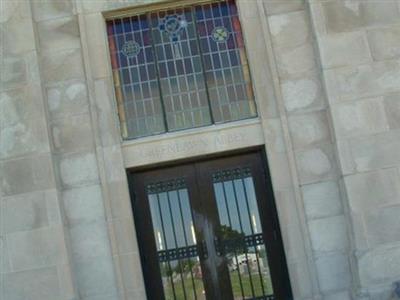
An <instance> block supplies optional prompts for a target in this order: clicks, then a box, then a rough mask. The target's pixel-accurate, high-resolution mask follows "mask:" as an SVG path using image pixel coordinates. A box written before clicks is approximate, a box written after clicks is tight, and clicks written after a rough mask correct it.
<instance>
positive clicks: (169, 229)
mask: <svg viewBox="0 0 400 300" xmlns="http://www.w3.org/2000/svg"><path fill="white" fill-rule="evenodd" d="M146 190H147V195H148V201H149V206H150V212H151V220H152V223H153V234H154V238H155V242H156V246H157V252H158V261H159V265H160V271H161V276H162V281H163V287H164V295H165V299H167V300H168V299H205V298H204V297H205V296H204V287H203V281H202V272H201V267H200V258H199V253H198V247H197V241H196V236H195V231H194V227H193V219H192V212H191V206H190V200H189V194H188V190H187V187H186V184H185V181H184V180H183V179H176V180H170V181H165V182H158V183H154V184H150V185H148V186H147V188H146Z"/></svg>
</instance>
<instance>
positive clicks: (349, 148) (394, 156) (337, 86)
mask: <svg viewBox="0 0 400 300" xmlns="http://www.w3.org/2000/svg"><path fill="white" fill-rule="evenodd" d="M310 8H311V14H312V20H313V26H314V30H315V34H316V37H317V42H318V49H319V52H320V58H321V66H322V70H323V78H324V80H325V85H326V91H327V96H328V103H329V112H330V116H331V119H332V124H333V133H334V139H335V143H336V146H337V153H338V157H339V161H340V169H341V173H342V183H343V187H344V189H345V194H346V195H347V201H346V202H347V205H346V206H347V209H346V210H347V211H348V215H349V217H350V219H351V224H352V230H351V241H352V245H351V249H352V252H351V253H352V257H353V267H354V269H353V274H354V276H353V277H354V281H353V291H354V298H355V299H376V300H378V299H388V298H389V297H390V292H391V290H392V289H393V288H392V282H394V281H398V280H400V175H399V174H400V173H399V170H400V169H399V166H400V124H399V120H400V60H399V59H400V2H399V1H392V0H386V1H310Z"/></svg>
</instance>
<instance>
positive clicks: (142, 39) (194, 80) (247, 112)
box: [107, 0, 256, 138]
mask: <svg viewBox="0 0 400 300" xmlns="http://www.w3.org/2000/svg"><path fill="white" fill-rule="evenodd" d="M107 32H108V40H109V46H110V55H111V64H112V68H113V76H114V82H115V90H116V98H117V102H118V103H117V104H118V112H119V117H120V121H121V130H122V135H123V137H124V138H137V137H141V136H147V135H152V134H159V133H162V132H166V131H174V130H179V129H185V128H193V127H199V126H204V125H209V124H212V123H223V122H229V121H235V120H240V119H245V118H251V117H255V116H256V108H255V102H254V96H253V91H252V87H251V80H250V72H249V67H248V63H247V58H246V53H245V49H244V42H243V37H242V32H241V27H240V22H239V17H238V12H237V7H236V5H235V3H234V1H233V0H226V1H220V2H215V3H211V4H203V5H195V6H187V7H181V8H176V9H168V10H161V11H156V12H150V13H147V14H141V15H134V16H131V17H124V18H117V19H114V20H110V21H107Z"/></svg>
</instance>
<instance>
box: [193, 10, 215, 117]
mask: <svg viewBox="0 0 400 300" xmlns="http://www.w3.org/2000/svg"><path fill="white" fill-rule="evenodd" d="M195 9H196V6H193V7H192V18H193V22H194V24H195V29H196V30H195V34H196V41H197V46H198V49H199V55H200V61H201V69H202V70H203V78H204V87H205V89H206V96H207V101H208V110H209V111H210V121H211V124H214V123H215V122H214V116H213V113H212V109H211V99H210V93H209V91H208V84H207V76H206V70H205V67H204V66H205V64H204V58H203V52H202V51H201V45H200V38H199V32H198V30H197V18H196V13H195Z"/></svg>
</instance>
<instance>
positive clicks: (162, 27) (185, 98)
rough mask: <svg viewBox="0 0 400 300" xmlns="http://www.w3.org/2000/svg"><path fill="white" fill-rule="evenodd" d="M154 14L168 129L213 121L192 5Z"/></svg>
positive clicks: (157, 52)
mask: <svg viewBox="0 0 400 300" xmlns="http://www.w3.org/2000/svg"><path fill="white" fill-rule="evenodd" d="M150 18H151V24H152V34H153V40H154V48H155V52H156V56H157V64H158V68H159V76H160V85H161V93H162V97H163V102H164V107H165V114H166V118H167V124H168V129H169V130H170V131H173V130H178V129H184V128H191V127H198V126H203V125H208V124H211V117H210V109H209V106H208V99H207V92H206V85H205V82H204V74H203V68H202V64H201V57H200V52H199V49H198V41H197V36H196V29H195V23H194V19H193V13H192V8H191V7H187V8H180V9H175V10H168V11H159V12H154V13H151V14H150Z"/></svg>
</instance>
